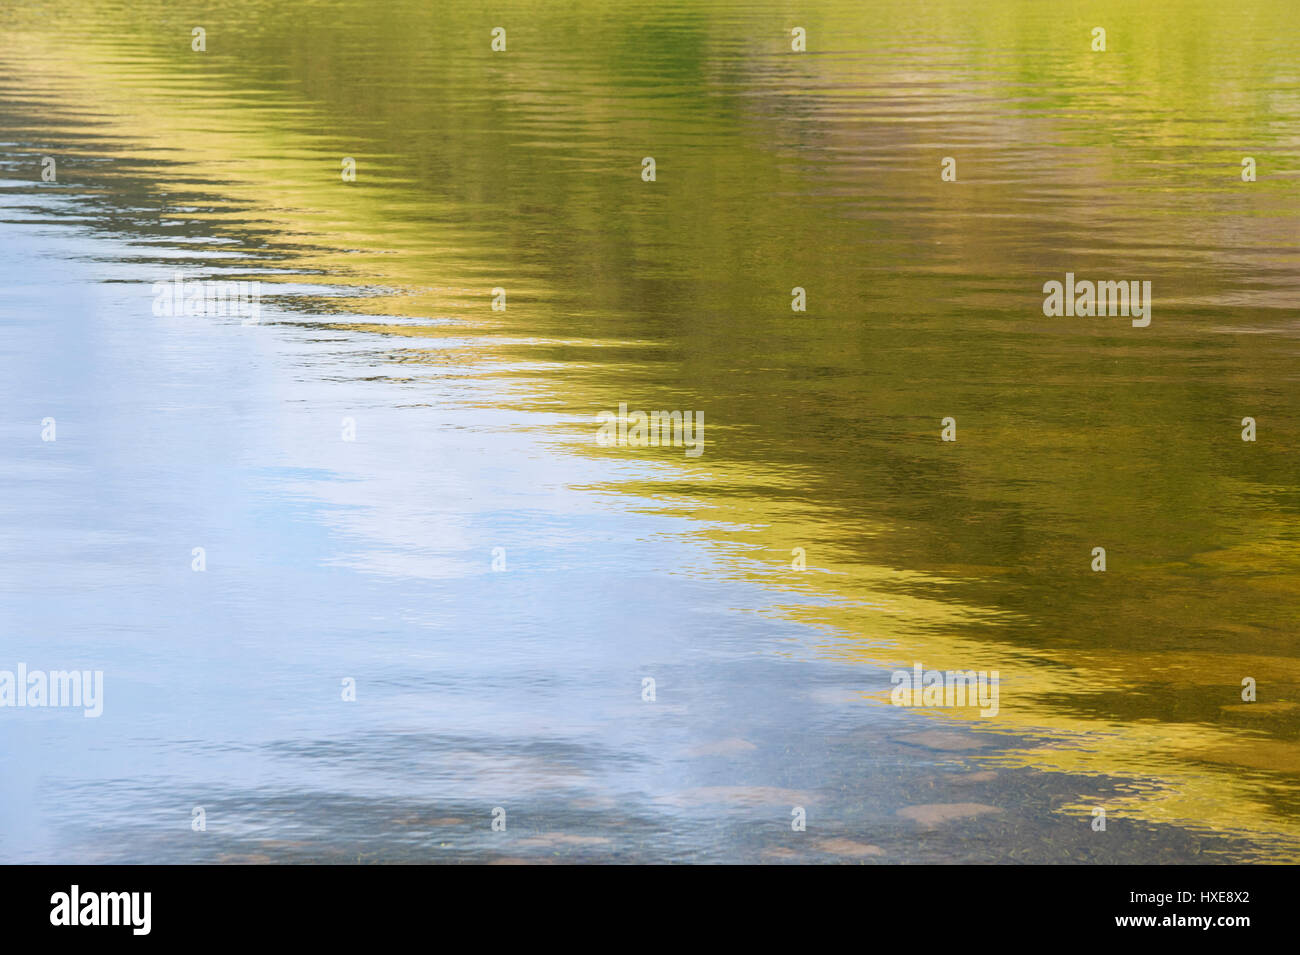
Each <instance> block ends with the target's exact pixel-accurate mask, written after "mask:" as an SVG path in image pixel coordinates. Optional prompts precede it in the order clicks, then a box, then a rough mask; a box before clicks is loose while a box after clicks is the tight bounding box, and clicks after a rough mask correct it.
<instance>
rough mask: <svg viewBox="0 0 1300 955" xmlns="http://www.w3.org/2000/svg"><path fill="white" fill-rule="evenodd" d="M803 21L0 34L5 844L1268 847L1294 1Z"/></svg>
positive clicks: (460, 8) (352, 850) (629, 7)
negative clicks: (696, 446)
mask: <svg viewBox="0 0 1300 955" xmlns="http://www.w3.org/2000/svg"><path fill="white" fill-rule="evenodd" d="M816 6H817V9H816V10H815V11H810V10H804V9H795V8H791V7H787V6H785V5H781V4H775V3H770V2H760V3H757V4H753V3H749V4H731V3H722V2H717V3H694V2H686V0H681V2H657V3H632V4H604V3H597V2H593V0H580V2H578V3H575V4H571V5H567V6H566V7H565V8H564V9H558V8H556V7H555V6H554V5H551V4H543V3H537V2H520V3H515V4H511V5H510V7H509V8H508V9H506V10H503V11H483V10H481V9H480V5H479V4H476V3H469V2H461V0H457V2H454V3H450V4H440V5H438V6H437V7H436V8H430V7H429V6H428V5H426V4H422V3H418V2H415V0H399V2H394V3H384V4H378V3H355V2H350V3H344V2H310V3H308V2H292V3H276V4H272V3H265V2H256V3H243V4H216V5H213V4H211V3H202V4H200V3H190V2H180V3H171V2H168V3H163V2H160V0H145V2H140V3H133V4H130V5H121V6H118V5H113V4H106V3H101V4H95V3H87V2H80V0H72V2H64V3H59V4H49V3H31V4H23V5H21V6H8V7H6V8H5V9H4V10H3V11H0V206H2V209H0V220H2V221H0V243H3V246H2V247H3V256H2V257H0V356H3V358H2V359H0V360H2V361H3V375H2V376H0V405H2V406H3V408H4V409H5V410H4V414H3V415H2V416H0V475H2V476H0V482H2V484H3V493H2V494H0V517H2V520H0V650H2V651H3V653H2V655H0V669H12V668H14V667H15V666H16V665H17V664H18V663H19V662H24V663H26V664H27V665H28V666H29V667H31V668H44V669H63V668H71V667H84V668H89V669H100V670H103V671H104V675H105V676H104V679H105V696H106V698H105V710H104V715H103V716H102V717H100V718H99V719H97V720H86V719H83V718H82V717H81V715H80V714H79V713H77V712H73V711H67V710H54V709H51V710H46V711H39V710H13V709H5V710H0V740H3V746H0V760H3V767H2V771H0V858H4V859H5V860H8V861H35V860H40V861H132V862H134V861H164V862H193V861H249V860H272V861H494V860H514V859H523V860H528V861H555V860H581V861H588V860H590V861H652V862H660V861H854V862H856V861H868V862H947V861H952V862H1020V861H1029V862H1186V861H1205V860H1210V861H1247V860H1250V861H1257V860H1263V861H1296V859H1297V858H1300V820H1298V819H1297V808H1298V798H1297V797H1298V795H1300V778H1298V776H1300V745H1298V740H1297V737H1298V735H1300V650H1298V648H1297V642H1296V632H1297V631H1296V627H1297V623H1298V622H1300V586H1298V585H1297V580H1300V576H1298V574H1300V535H1298V534H1297V523H1296V516H1297V510H1298V509H1300V468H1297V465H1296V460H1297V459H1296V448H1297V447H1298V446H1300V407H1298V404H1300V402H1298V401H1297V387H1296V385H1297V377H1298V375H1297V370H1296V369H1297V358H1300V320H1298V318H1297V312H1296V302H1297V292H1298V291H1300V269H1298V268H1297V266H1300V206H1298V205H1297V198H1298V196H1300V185H1298V184H1300V179H1298V177H1300V159H1297V147H1298V146H1300V134H1298V133H1297V129H1300V126H1298V125H1297V121H1298V120H1300V66H1297V64H1300V30H1297V29H1296V27H1297V26H1298V25H1300V24H1298V23H1297V13H1296V8H1295V7H1294V5H1293V4H1291V3H1289V2H1287V0H1257V2H1245V3H1241V4H1237V5H1234V6H1233V7H1232V8H1231V9H1225V8H1223V7H1222V5H1220V4H1216V3H1211V2H1208V0H1207V2H1200V0H1185V2H1179V0H1165V2H1152V3H1145V4H1142V5H1140V6H1138V5H1133V4H1128V3H1119V2H1102V3H1092V4H1086V5H1085V4H1070V3H1062V4H1043V3H1037V2H1029V0H994V2H987V3H980V4H969V3H959V2H953V0H936V2H932V3H927V4H923V5H891V4H875V3H868V4H863V3H850V2H840V0H831V2H824V3H820V4H818V5H816ZM196 26H201V27H203V28H204V30H205V31H206V50H205V51H204V52H201V53H200V52H195V51H193V50H192V49H191V30H192V29H193V28H194V27H196ZM496 26H505V27H506V29H507V31H508V46H507V50H506V51H505V52H503V53H494V52H493V51H492V50H491V45H490V44H491V36H490V32H491V30H492V28H493V27H496ZM796 26H802V27H804V28H805V29H806V30H807V34H808V51H807V52H806V53H793V52H792V51H791V49H790V31H791V29H792V28H793V27H796ZM1094 26H1104V27H1105V28H1106V30H1107V40H1108V48H1107V50H1106V52H1105V53H1094V52H1093V51H1092V50H1091V49H1090V42H1091V41H1090V31H1091V29H1092V28H1093V27H1094ZM45 156H52V157H54V158H55V159H56V164H57V181H55V182H44V181H42V177H41V170H42V157H45ZM646 156H652V157H654V158H655V161H656V179H655V181H654V182H645V181H643V179H642V177H641V169H642V159H643V158H644V157H646ZM945 156H951V157H954V158H955V159H956V160H957V170H958V176H957V181H956V182H943V181H941V179H940V175H939V173H940V163H941V160H942V159H943V157H945ZM1244 156H1251V157H1253V158H1255V160H1256V162H1257V166H1258V178H1257V181H1255V182H1253V183H1245V182H1243V181H1242V179H1241V175H1240V171H1241V160H1242V158H1243V157H1244ZM344 157H350V158H352V159H354V160H355V162H356V170H357V177H356V181H355V182H351V183H345V182H344V181H343V180H342V178H341V176H340V169H341V162H342V159H343V158H344ZM178 271H179V272H180V273H181V274H182V275H183V276H185V277H186V278H188V279H191V280H194V279H221V278H243V279H257V280H259V281H261V282H262V283H263V285H262V288H263V292H264V294H263V299H262V314H261V321H260V322H259V323H258V324H256V325H244V324H241V322H240V321H239V319H238V318H231V317H213V316H205V317H165V316H157V315H155V314H154V313H153V310H152V304H153V300H154V295H153V292H152V284H153V283H155V282H159V281H168V280H170V279H171V278H172V276H173V275H174V274H176V273H177V272H178ZM1067 271H1070V272H1075V273H1077V274H1078V275H1079V276H1080V277H1094V278H1099V279H1116V280H1118V279H1141V280H1148V281H1151V282H1152V286H1153V290H1154V291H1153V295H1154V307H1153V313H1152V319H1153V320H1152V323H1151V325H1150V326H1149V327H1147V328H1142V329H1139V328H1133V327H1132V326H1131V325H1130V323H1129V321H1128V320H1126V319H1123V318H1109V317H1108V318H1091V319H1090V318H1074V319H1049V318H1046V317H1044V315H1043V313H1042V308H1041V306H1042V292H1041V288H1042V285H1043V283H1044V282H1045V281H1047V280H1050V279H1061V278H1063V276H1064V274H1065V273H1066V272H1067ZM796 286H797V287H801V288H803V289H805V290H806V293H807V301H808V308H807V311H806V312H804V313H795V312H792V311H791V307H790V303H791V290H792V288H794V287H796ZM498 287H499V288H504V289H505V290H506V292H507V302H508V304H507V308H506V310H505V311H494V310H493V308H492V300H493V294H492V290H493V289H494V288H498ZM620 402H626V403H627V404H628V405H629V407H631V408H634V409H636V408H640V409H645V410H651V409H677V410H693V411H701V412H702V413H703V414H704V416H705V422H706V428H705V441H706V448H705V452H704V454H703V455H701V456H699V457H689V456H687V455H685V454H684V453H683V449H681V448H627V447H621V448H605V447H600V446H598V445H597V443H596V440H595V437H596V423H595V416H596V414H597V413H599V412H601V411H606V410H616V409H617V408H618V406H619V404H620ZM948 416H952V417H954V418H955V419H956V421H957V427H958V440H957V441H956V442H955V443H947V442H943V441H941V440H940V421H941V419H943V418H945V417H948ZM1245 416H1250V417H1253V418H1254V419H1256V421H1257V423H1258V440H1257V441H1255V442H1254V443H1247V442H1243V441H1242V440H1241V419H1242V418H1243V417H1245ZM47 417H53V418H55V419H56V421H57V440H56V441H53V442H48V441H42V440H41V430H42V427H41V422H42V420H43V419H45V418H47ZM344 419H350V420H351V422H352V426H353V427H354V428H355V440H344V432H343V428H344ZM1098 546H1102V547H1105V548H1106V552H1107V570H1106V572H1105V573H1094V572H1093V571H1092V570H1091V569H1090V564H1091V561H1092V557H1091V552H1092V549H1093V548H1094V547H1098ZM195 547H202V548H204V550H205V553H206V562H207V563H206V570H205V571H204V572H202V573H196V572H194V571H193V570H192V569H191V562H192V556H191V555H192V549H193V548H195ZM498 548H500V549H503V553H504V561H505V569H504V570H494V569H493V561H494V549H498ZM795 548H802V549H803V552H804V553H805V554H806V561H807V569H805V570H803V571H795V570H793V569H792V566H791V564H792V552H793V551H794V549H795ZM495 553H496V554H497V555H498V565H499V555H501V554H502V551H495ZM917 661H920V662H921V663H923V664H924V665H925V666H926V667H928V668H935V669H962V670H967V669H973V670H998V671H999V673H1000V675H1001V694H1000V696H1001V699H1000V707H999V712H998V714H997V715H996V716H994V717H989V718H981V717H979V716H978V714H976V713H974V712H972V711H969V710H961V709H938V708H931V709H925V710H913V709H903V708H899V707H894V706H890V705H889V691H890V674H891V671H893V670H894V669H895V668H897V667H904V668H910V667H911V666H912V665H913V663H914V662H917ZM1246 677H1251V678H1253V679H1254V680H1255V681H1256V682H1257V687H1258V700H1257V702H1255V703H1251V704H1247V703H1243V702H1242V700H1241V696H1240V694H1241V682H1242V680H1243V678H1246ZM646 678H652V679H653V680H654V681H655V699H654V701H653V702H647V701H645V700H644V699H643V690H642V687H643V681H644V680H645V679H646ZM345 679H350V680H354V681H355V683H356V687H357V699H356V700H355V702H344V701H343V700H342V699H341V689H340V687H341V684H342V681H343V680H345ZM936 805H939V806H954V805H956V806H959V807H964V808H960V809H956V810H952V809H949V810H946V811H945V810H936V809H933V808H925V807H934V806H936ZM195 807H203V809H204V812H205V814H206V821H207V828H206V831H203V832H195V831H193V829H192V827H191V820H192V817H193V810H194V808H195ZM496 807H501V808H503V809H505V810H506V814H507V820H508V822H507V828H506V831H505V832H494V831H492V828H491V822H492V811H493V809H494V808H496ZM795 807H802V808H803V809H804V810H805V812H806V814H807V819H808V826H807V831H806V832H793V831H791V826H790V823H791V818H792V816H791V812H792V809H794V808H795ZM918 807H921V808H920V809H919V810H918ZM1096 807H1102V808H1105V809H1106V812H1107V830H1106V831H1105V832H1104V833H1102V832H1095V831H1093V829H1092V826H1091V823H1092V820H1093V810H1094V809H1095V808H1096Z"/></svg>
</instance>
